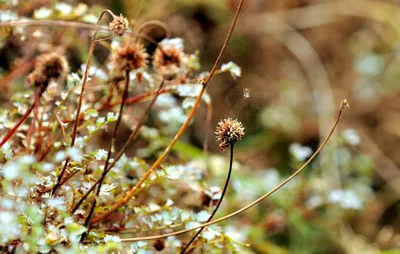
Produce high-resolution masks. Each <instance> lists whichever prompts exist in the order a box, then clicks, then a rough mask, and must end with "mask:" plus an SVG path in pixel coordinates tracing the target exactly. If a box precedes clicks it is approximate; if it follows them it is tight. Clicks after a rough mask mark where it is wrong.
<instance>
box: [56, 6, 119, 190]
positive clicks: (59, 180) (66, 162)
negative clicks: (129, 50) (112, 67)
mask: <svg viewBox="0 0 400 254" xmlns="http://www.w3.org/2000/svg"><path fill="white" fill-rule="evenodd" d="M106 13H109V14H110V15H111V16H113V17H114V16H115V15H114V14H113V13H112V12H111V11H110V10H104V11H103V12H102V13H101V14H100V17H99V19H98V20H97V24H98V25H99V24H100V22H101V21H102V19H103V16H104V15H105V14H106ZM98 31H99V27H97V29H96V31H95V32H94V35H93V37H92V42H91V43H90V47H89V55H88V58H87V60H86V67H85V73H84V74H83V80H82V87H81V93H80V96H79V102H78V107H77V109H76V116H75V122H74V128H73V131H72V137H71V145H70V147H71V148H72V147H74V146H75V140H76V133H77V130H78V124H79V115H80V113H81V108H82V103H83V96H84V93H85V87H86V82H87V79H88V76H89V68H90V64H91V62H92V57H93V51H94V47H95V46H96V43H97V42H99V41H103V40H106V39H109V38H110V37H107V38H102V39H99V40H96V35H97V33H98ZM69 162H70V158H69V157H68V158H67V159H66V160H65V163H64V166H63V168H62V170H61V172H60V174H59V175H58V177H57V181H56V184H55V185H54V187H53V189H52V191H51V194H52V195H54V194H55V193H56V191H57V189H58V188H59V187H60V183H61V180H62V178H63V176H64V174H65V171H66V169H67V166H68V164H69Z"/></svg>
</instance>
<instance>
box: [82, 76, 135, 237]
mask: <svg viewBox="0 0 400 254" xmlns="http://www.w3.org/2000/svg"><path fill="white" fill-rule="evenodd" d="M129 80H130V71H126V72H125V86H124V91H123V92H122V96H121V97H122V98H121V101H122V103H121V105H120V107H119V112H118V118H117V122H116V123H115V127H114V131H113V134H112V138H111V142H110V144H109V146H108V151H107V159H106V162H105V164H104V168H103V173H102V174H101V178H100V180H99V184H98V186H97V191H96V196H95V197H94V199H93V202H92V206H91V208H90V212H89V215H88V216H87V218H86V221H85V227H86V229H87V230H86V232H85V233H84V234H82V237H81V242H82V241H83V239H84V238H85V236H86V234H87V233H89V230H90V219H91V217H92V215H93V211H94V208H95V207H96V203H97V198H98V197H99V195H100V190H101V186H102V184H103V182H104V179H105V178H106V175H107V173H108V172H109V171H107V167H108V163H109V162H110V159H111V154H112V151H113V147H114V145H115V140H116V138H117V133H118V127H119V125H120V123H121V120H122V113H123V109H124V105H125V103H124V102H125V99H126V98H127V97H128V92H129Z"/></svg>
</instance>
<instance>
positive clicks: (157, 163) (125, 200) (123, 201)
mask: <svg viewBox="0 0 400 254" xmlns="http://www.w3.org/2000/svg"><path fill="white" fill-rule="evenodd" d="M243 2H244V0H241V1H240V3H239V5H238V8H237V10H236V13H235V17H234V18H233V21H232V24H231V26H230V28H229V31H228V34H227V36H226V39H225V42H224V44H223V46H222V48H221V51H220V53H219V55H218V57H217V60H216V61H215V63H214V66H213V67H212V69H211V71H210V74H209V75H208V76H207V78H206V80H205V81H203V82H202V85H203V86H202V88H201V90H200V93H199V95H198V96H197V99H196V101H195V103H194V105H193V108H192V110H191V112H190V113H189V115H188V117H187V119H186V121H185V122H184V123H183V124H182V126H181V128H180V129H179V131H178V132H177V133H176V135H175V137H174V138H173V139H172V140H171V142H170V143H169V145H168V146H167V147H166V148H165V150H164V152H163V153H162V154H161V155H160V157H158V159H157V160H156V161H155V162H154V163H153V165H152V166H151V168H150V169H149V170H148V171H147V172H146V173H145V175H144V176H143V177H142V178H141V179H140V180H139V181H138V183H137V184H136V185H135V186H134V187H133V188H132V189H131V190H130V191H129V192H128V193H127V194H126V195H125V196H124V197H123V198H122V199H121V200H120V201H118V202H117V203H115V205H114V206H113V207H112V208H111V209H110V210H108V211H107V212H105V213H103V214H101V215H99V216H98V217H95V218H94V219H93V221H92V223H94V222H97V221H101V220H103V219H105V218H107V217H108V216H109V215H110V214H112V213H113V212H115V211H117V210H118V209H119V208H120V207H122V206H124V205H125V204H126V203H128V201H129V200H130V199H131V198H132V197H133V195H135V193H136V192H137V191H138V189H140V187H141V186H142V184H143V183H144V182H145V181H146V179H147V178H148V177H149V176H150V175H151V174H152V173H153V172H154V170H155V169H156V168H158V167H159V166H160V164H161V163H162V162H163V161H164V159H165V158H166V157H167V155H168V153H169V152H170V151H171V150H172V147H173V146H174V145H175V143H176V142H177V141H178V140H179V138H180V137H181V136H182V134H183V132H184V131H185V130H186V128H187V126H188V125H189V123H190V121H191V120H192V118H193V117H194V114H195V113H196V110H197V108H198V106H199V104H200V101H201V97H202V95H203V93H204V91H205V90H206V88H207V85H208V83H209V82H210V80H211V78H212V77H213V75H214V73H215V71H216V70H217V68H218V64H219V63H220V61H221V59H222V56H223V54H224V53H225V49H226V47H227V46H228V42H229V40H230V38H231V36H232V33H233V29H234V28H235V25H236V22H237V20H238V17H239V14H240V11H241V9H242V6H243Z"/></svg>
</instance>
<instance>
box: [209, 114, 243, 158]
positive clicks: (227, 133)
mask: <svg viewBox="0 0 400 254" xmlns="http://www.w3.org/2000/svg"><path fill="white" fill-rule="evenodd" d="M215 135H216V138H217V141H218V142H220V144H219V147H220V148H221V150H222V151H224V150H225V149H226V148H227V147H229V146H232V145H234V144H235V143H236V142H237V141H238V140H241V139H242V137H243V135H244V127H243V125H242V123H241V122H239V121H238V120H236V119H235V120H233V119H231V118H228V119H224V120H221V121H220V122H219V123H218V127H217V129H216V130H215Z"/></svg>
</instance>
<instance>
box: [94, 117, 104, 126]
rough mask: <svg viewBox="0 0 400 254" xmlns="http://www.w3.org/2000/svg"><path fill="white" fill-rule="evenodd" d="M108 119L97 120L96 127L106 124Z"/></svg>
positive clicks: (100, 118)
mask: <svg viewBox="0 0 400 254" xmlns="http://www.w3.org/2000/svg"><path fill="white" fill-rule="evenodd" d="M105 121H106V119H105V118H104V117H99V118H97V120H96V125H97V126H102V125H103V124H104V123H105Z"/></svg>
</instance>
